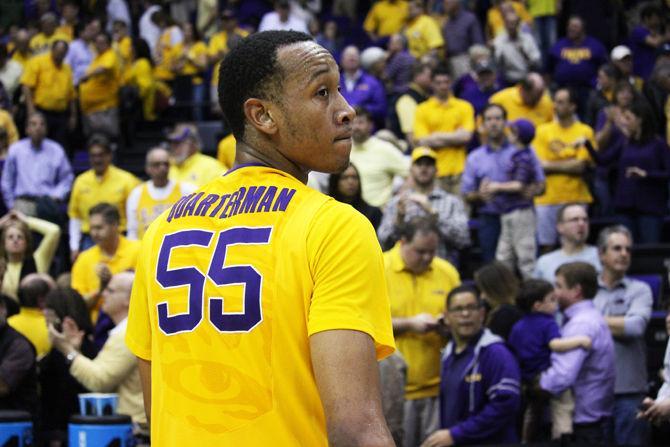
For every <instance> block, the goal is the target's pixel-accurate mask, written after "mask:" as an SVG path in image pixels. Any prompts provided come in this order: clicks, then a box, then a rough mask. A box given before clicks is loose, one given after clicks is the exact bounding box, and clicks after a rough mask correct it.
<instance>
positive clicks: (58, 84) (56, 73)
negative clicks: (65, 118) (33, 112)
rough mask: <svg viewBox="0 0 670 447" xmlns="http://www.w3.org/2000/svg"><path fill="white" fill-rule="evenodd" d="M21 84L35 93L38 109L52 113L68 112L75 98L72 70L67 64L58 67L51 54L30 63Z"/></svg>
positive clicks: (42, 55)
mask: <svg viewBox="0 0 670 447" xmlns="http://www.w3.org/2000/svg"><path fill="white" fill-rule="evenodd" d="M21 84H23V85H25V86H27V87H29V88H30V89H31V90H32V91H33V101H34V102H35V105H36V106H37V107H39V108H41V109H44V110H48V111H51V112H63V111H65V110H67V108H68V106H69V103H70V101H72V100H73V99H74V97H75V93H74V84H73V81H72V69H71V68H70V66H69V65H68V64H66V63H63V64H61V66H60V67H57V66H56V64H54V62H53V58H52V57H51V52H48V53H44V54H40V55H38V56H35V57H33V58H32V59H30V61H28V63H27V64H26V67H25V69H24V71H23V75H21Z"/></svg>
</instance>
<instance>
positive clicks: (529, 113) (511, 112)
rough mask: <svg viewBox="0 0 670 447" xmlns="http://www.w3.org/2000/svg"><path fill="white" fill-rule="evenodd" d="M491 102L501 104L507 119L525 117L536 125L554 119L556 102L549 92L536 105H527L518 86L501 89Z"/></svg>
mask: <svg viewBox="0 0 670 447" xmlns="http://www.w3.org/2000/svg"><path fill="white" fill-rule="evenodd" d="M489 102H490V103H491V104H499V105H501V106H503V107H504V108H505V110H506V111H507V120H508V121H514V120H517V119H519V118H524V119H527V120H529V121H530V122H532V123H533V124H534V125H535V127H537V126H539V125H540V124H544V123H548V122H550V121H551V120H553V119H554V103H553V101H552V100H551V98H550V97H549V95H548V94H547V93H545V94H544V95H542V98H540V101H538V103H537V104H535V106H533V107H530V106H528V105H526V104H525V103H524V102H523V100H522V99H521V92H519V87H518V86H512V87H508V88H506V89H503V90H500V91H499V92H498V93H496V94H494V95H493V96H491V99H489Z"/></svg>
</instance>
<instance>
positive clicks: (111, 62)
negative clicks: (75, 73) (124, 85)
mask: <svg viewBox="0 0 670 447" xmlns="http://www.w3.org/2000/svg"><path fill="white" fill-rule="evenodd" d="M101 67H104V68H106V69H107V71H106V72H105V73H104V74H100V75H96V76H93V77H92V78H90V79H88V80H86V82H82V83H81V84H79V101H80V104H81V110H82V112H83V113H86V114H88V113H94V112H101V111H103V110H108V109H112V108H115V107H118V105H119V87H120V83H121V64H120V63H119V58H118V57H117V56H116V52H115V51H114V50H113V49H111V48H110V49H109V50H107V51H105V52H104V53H102V54H99V55H97V56H96V57H95V58H94V59H93V62H91V65H89V67H88V69H87V70H86V73H87V74H88V73H91V72H93V71H95V70H97V69H98V68H101Z"/></svg>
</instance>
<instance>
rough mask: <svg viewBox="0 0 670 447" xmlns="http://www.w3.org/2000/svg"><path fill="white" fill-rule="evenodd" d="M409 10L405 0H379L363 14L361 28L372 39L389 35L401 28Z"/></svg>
mask: <svg viewBox="0 0 670 447" xmlns="http://www.w3.org/2000/svg"><path fill="white" fill-rule="evenodd" d="M408 12H409V9H408V5H407V1H406V0H380V1H378V2H376V3H375V4H374V5H372V8H370V11H369V12H368V15H367V16H365V21H364V22H363V29H365V31H366V32H367V33H368V36H370V39H372V41H376V40H378V39H379V38H382V37H387V38H388V37H390V36H391V35H392V34H395V33H398V32H400V31H401V30H402V27H403V26H404V25H405V20H407V14H408Z"/></svg>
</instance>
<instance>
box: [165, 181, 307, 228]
mask: <svg viewBox="0 0 670 447" xmlns="http://www.w3.org/2000/svg"><path fill="white" fill-rule="evenodd" d="M294 195H295V189H292V188H282V189H278V188H277V187H276V186H249V187H244V186H242V187H240V189H238V190H237V191H235V192H232V193H230V194H214V193H205V192H198V193H192V194H189V195H187V196H184V197H182V198H181V199H179V201H178V202H177V203H175V204H174V205H172V208H170V212H169V213H168V216H167V221H168V222H171V221H172V220H173V219H179V218H182V217H189V216H199V217H205V216H207V217H218V218H219V219H225V218H228V217H232V216H236V215H238V214H249V213H269V212H272V211H286V207H288V204H289V203H290V202H291V199H293V196H294Z"/></svg>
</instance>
